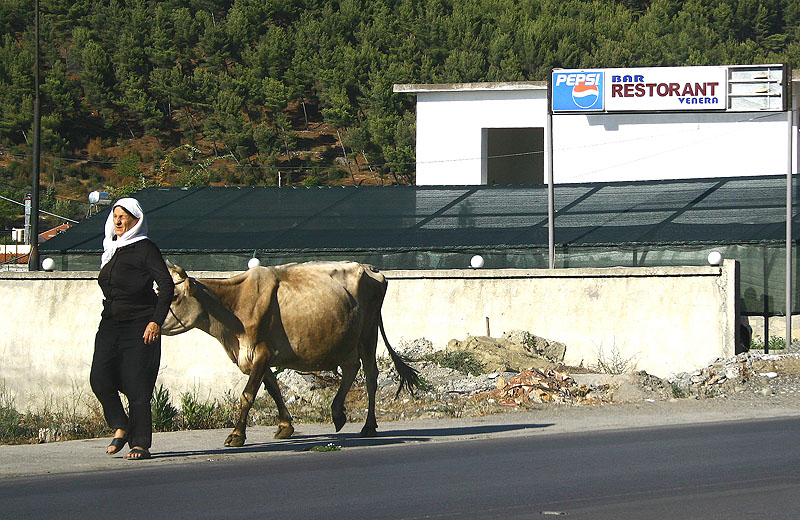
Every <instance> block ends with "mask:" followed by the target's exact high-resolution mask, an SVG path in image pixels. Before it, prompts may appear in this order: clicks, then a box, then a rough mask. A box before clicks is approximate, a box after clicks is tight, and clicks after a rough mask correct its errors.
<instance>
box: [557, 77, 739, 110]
mask: <svg viewBox="0 0 800 520" xmlns="http://www.w3.org/2000/svg"><path fill="white" fill-rule="evenodd" d="M727 79H728V69H727V67H650V68H624V69H596V70H554V71H553V74H552V81H551V85H552V109H553V112H595V111H603V112H656V111H698V110H701V111H724V110H726V109H727V108H728V98H727Z"/></svg>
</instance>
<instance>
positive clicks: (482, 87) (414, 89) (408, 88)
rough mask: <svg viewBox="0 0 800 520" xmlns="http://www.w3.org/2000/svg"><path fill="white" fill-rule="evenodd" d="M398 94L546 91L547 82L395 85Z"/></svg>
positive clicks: (394, 88) (394, 89)
mask: <svg viewBox="0 0 800 520" xmlns="http://www.w3.org/2000/svg"><path fill="white" fill-rule="evenodd" d="M392 88H393V91H394V92H395V93H397V94H399V93H404V94H419V93H423V92H468V91H491V90H545V89H547V82H546V81H513V82H499V81H498V82H485V83H395V84H394V85H393V86H392Z"/></svg>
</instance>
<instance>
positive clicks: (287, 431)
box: [264, 367, 294, 439]
mask: <svg viewBox="0 0 800 520" xmlns="http://www.w3.org/2000/svg"><path fill="white" fill-rule="evenodd" d="M264 388H266V389H267V392H269V395H270V396H272V399H273V400H274V401H275V406H277V407H278V431H276V432H275V438H276V439H287V438H289V437H291V436H292V434H293V433H294V426H292V415H291V414H290V413H289V409H288V408H286V403H285V402H284V401H283V396H282V395H281V389H280V387H279V386H278V379H277V378H276V377H275V374H274V373H273V372H272V370H271V369H270V368H269V367H267V370H266V371H265V372H264Z"/></svg>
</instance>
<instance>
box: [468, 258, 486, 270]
mask: <svg viewBox="0 0 800 520" xmlns="http://www.w3.org/2000/svg"><path fill="white" fill-rule="evenodd" d="M469 265H470V266H471V267H472V268H473V269H480V268H481V267H483V257H482V256H481V255H475V256H473V257H472V258H471V259H470V261H469Z"/></svg>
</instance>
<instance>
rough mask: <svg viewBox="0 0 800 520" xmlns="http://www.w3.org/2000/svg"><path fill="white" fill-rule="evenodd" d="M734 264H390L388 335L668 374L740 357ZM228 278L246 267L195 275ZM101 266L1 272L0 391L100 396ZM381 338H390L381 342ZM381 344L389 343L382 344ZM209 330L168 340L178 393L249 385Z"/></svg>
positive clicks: (165, 369) (47, 397)
mask: <svg viewBox="0 0 800 520" xmlns="http://www.w3.org/2000/svg"><path fill="white" fill-rule="evenodd" d="M735 269H736V263H735V262H734V261H732V260H726V261H725V263H724V265H723V266H722V267H721V268H720V267H658V268H609V269H559V270H555V271H553V270H546V269H498V270H492V269H481V270H458V269H453V270H430V271H386V272H385V273H384V274H386V276H387V279H389V289H388V292H387V294H386V300H385V302H384V305H383V320H384V324H385V328H386V333H387V336H388V337H389V340H390V342H391V343H392V344H393V345H394V346H397V345H398V343H399V342H400V341H401V339H403V338H404V339H406V340H413V339H416V338H427V339H429V340H430V341H432V342H433V343H434V346H435V347H436V348H437V349H443V348H445V346H446V345H447V342H448V341H449V340H451V339H459V340H463V339H464V338H465V337H466V336H467V335H468V334H469V335H484V334H485V333H486V318H487V317H488V318H489V322H490V327H491V331H492V335H493V336H495V337H499V336H500V335H501V334H502V333H503V332H504V331H509V330H512V329H521V330H527V331H530V332H532V333H534V334H536V335H538V336H541V337H545V338H548V339H553V340H557V341H561V342H563V343H565V344H566V345H567V353H566V361H567V362H568V363H573V364H575V365H577V364H579V363H581V362H583V363H584V365H585V366H587V365H590V364H591V363H593V362H594V361H596V359H597V355H598V353H599V349H600V348H602V349H604V353H605V355H606V356H611V355H612V354H613V353H614V352H617V353H618V354H619V355H620V356H621V357H622V358H624V359H630V360H633V361H635V362H636V364H637V369H638V370H647V371H648V372H649V373H651V374H655V375H657V376H660V377H665V376H667V375H669V374H671V373H674V372H682V371H691V370H695V369H697V368H700V367H704V366H706V365H707V364H708V363H710V362H711V361H713V360H714V359H715V358H717V357H729V356H732V355H733V353H734V349H735V336H736V323H737V317H736V283H735V279H736V272H735ZM190 274H192V275H193V276H197V277H200V278H202V277H214V278H219V277H228V276H232V275H234V274H236V273H190ZM96 276H97V273H91V272H61V273H59V272H53V273H44V272H37V273H0V301H2V302H3V304H4V306H5V307H4V308H5V311H4V312H3V313H0V329H2V330H3V334H2V336H0V392H2V394H3V397H4V399H7V398H12V399H13V401H14V405H15V406H16V407H17V408H18V409H20V410H24V409H26V408H28V407H31V408H39V407H41V406H46V405H53V404H58V403H68V404H74V405H81V404H84V403H85V404H92V403H96V399H95V397H94V395H93V394H92V392H91V389H90V388H89V369H90V366H91V362H92V352H93V348H94V336H95V332H96V330H97V325H98V323H99V320H100V311H101V308H102V305H101V300H102V293H101V292H100V289H99V287H98V285H97V281H96V279H95V278H96ZM379 345H382V342H379ZM381 349H382V347H381ZM246 379H247V378H246V376H244V375H242V374H241V373H240V372H239V370H238V368H237V367H236V365H234V364H233V363H232V362H231V361H230V360H229V359H228V357H227V356H226V355H225V353H224V352H223V349H222V346H221V345H220V344H219V343H218V342H217V341H216V340H215V339H213V338H212V337H211V336H208V335H207V334H205V333H203V332H200V331H197V330H193V331H190V332H188V333H186V334H181V335H178V336H174V337H165V338H163V341H162V356H161V368H160V371H159V375H158V380H157V384H159V385H164V386H165V387H166V388H168V389H169V390H170V393H171V395H172V396H173V399H174V400H175V402H177V400H178V399H179V396H180V394H181V393H183V392H197V393H198V394H199V396H200V397H201V398H206V397H211V398H220V397H222V396H223V395H224V394H225V393H226V392H228V391H232V392H233V393H234V395H236V394H238V393H240V392H241V391H242V388H243V387H244V384H245V382H246Z"/></svg>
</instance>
